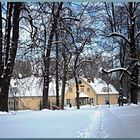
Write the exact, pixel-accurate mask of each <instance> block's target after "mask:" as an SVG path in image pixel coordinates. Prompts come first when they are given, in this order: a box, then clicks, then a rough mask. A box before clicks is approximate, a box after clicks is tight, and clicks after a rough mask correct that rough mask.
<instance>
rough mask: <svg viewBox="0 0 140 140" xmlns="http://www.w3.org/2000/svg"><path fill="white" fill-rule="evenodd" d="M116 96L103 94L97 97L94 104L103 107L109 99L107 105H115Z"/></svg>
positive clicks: (116, 101)
mask: <svg viewBox="0 0 140 140" xmlns="http://www.w3.org/2000/svg"><path fill="white" fill-rule="evenodd" d="M118 96H119V95H113V94H112V95H109V96H108V94H105V95H103V94H102V95H99V94H98V95H97V102H96V104H97V105H104V104H106V99H107V100H108V99H109V103H110V104H117V103H118Z"/></svg>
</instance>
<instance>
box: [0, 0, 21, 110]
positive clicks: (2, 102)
mask: <svg viewBox="0 0 140 140" xmlns="http://www.w3.org/2000/svg"><path fill="white" fill-rule="evenodd" d="M21 5H22V4H21V3H20V2H18V3H17V2H15V3H14V13H13V20H12V21H13V30H12V41H11V48H10V52H9V57H8V63H7V65H6V67H5V68H4V70H3V74H2V79H1V87H0V89H1V92H0V111H7V112H8V93H9V85H10V80H11V76H12V72H13V68H14V62H15V58H16V53H17V47H18V38H19V16H20V8H21ZM11 12H12V11H11Z"/></svg>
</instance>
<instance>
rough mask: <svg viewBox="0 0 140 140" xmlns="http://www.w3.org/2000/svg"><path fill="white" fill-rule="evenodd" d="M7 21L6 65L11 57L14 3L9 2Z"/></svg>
mask: <svg viewBox="0 0 140 140" xmlns="http://www.w3.org/2000/svg"><path fill="white" fill-rule="evenodd" d="M7 9H8V11H7V22H6V36H5V43H6V44H5V47H6V58H5V66H6V65H7V61H8V57H9V49H10V36H11V18H12V9H13V3H12V2H8V3H7Z"/></svg>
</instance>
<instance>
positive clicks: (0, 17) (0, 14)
mask: <svg viewBox="0 0 140 140" xmlns="http://www.w3.org/2000/svg"><path fill="white" fill-rule="evenodd" d="M1 6H2V5H1V2H0V87H1V75H2V69H3V60H2V47H3V46H2V38H3V35H2V8H1Z"/></svg>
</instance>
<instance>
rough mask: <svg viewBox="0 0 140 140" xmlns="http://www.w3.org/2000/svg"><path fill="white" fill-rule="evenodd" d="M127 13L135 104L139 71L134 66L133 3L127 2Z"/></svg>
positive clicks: (135, 59) (135, 102)
mask: <svg viewBox="0 0 140 140" xmlns="http://www.w3.org/2000/svg"><path fill="white" fill-rule="evenodd" d="M129 12H130V29H129V37H130V57H131V61H132V64H133V67H132V75H131V86H130V93H131V102H132V103H134V104H137V88H138V87H137V86H138V73H139V69H138V66H137V65H136V63H137V49H136V44H135V38H134V37H135V24H136V23H135V18H133V17H134V2H129Z"/></svg>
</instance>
